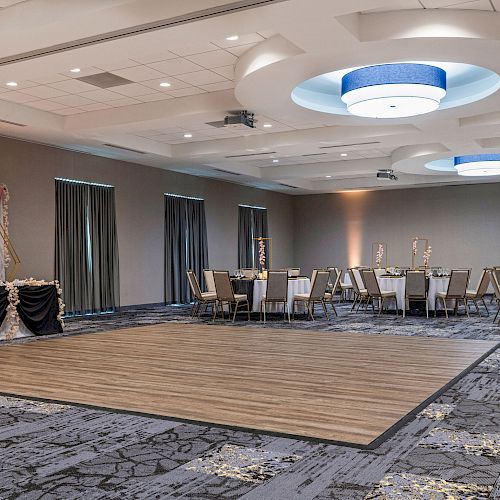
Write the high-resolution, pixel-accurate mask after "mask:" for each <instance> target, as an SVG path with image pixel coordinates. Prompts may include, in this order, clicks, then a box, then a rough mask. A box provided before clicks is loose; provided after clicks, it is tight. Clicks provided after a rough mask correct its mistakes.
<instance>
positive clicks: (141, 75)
mask: <svg viewBox="0 0 500 500" xmlns="http://www.w3.org/2000/svg"><path fill="white" fill-rule="evenodd" d="M113 74H114V75H118V76H121V77H122V78H126V79H127V80H131V81H132V82H145V81H147V80H152V79H153V78H161V77H162V76H163V74H162V73H160V72H159V71H157V70H155V69H153V68H150V67H148V66H142V65H141V66H134V67H133V68H125V69H118V70H116V71H113Z"/></svg>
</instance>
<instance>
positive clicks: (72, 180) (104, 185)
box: [54, 177, 115, 188]
mask: <svg viewBox="0 0 500 500" xmlns="http://www.w3.org/2000/svg"><path fill="white" fill-rule="evenodd" d="M54 180H56V181H63V182H71V183H73V184H87V185H89V186H99V187H105V188H114V187H115V186H112V185H111V184H99V183H97V182H86V181H78V180H76V179H65V178H64V177H55V178H54Z"/></svg>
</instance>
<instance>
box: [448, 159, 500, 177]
mask: <svg viewBox="0 0 500 500" xmlns="http://www.w3.org/2000/svg"><path fill="white" fill-rule="evenodd" d="M453 163H454V165H455V169H456V171H457V172H458V175H466V176H470V177H472V176H487V175H500V154H486V155H466V156H455V158H454V159H453Z"/></svg>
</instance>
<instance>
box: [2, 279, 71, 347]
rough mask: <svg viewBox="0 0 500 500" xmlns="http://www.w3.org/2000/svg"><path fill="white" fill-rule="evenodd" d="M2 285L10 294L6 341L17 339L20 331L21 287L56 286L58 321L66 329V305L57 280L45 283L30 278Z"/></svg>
mask: <svg viewBox="0 0 500 500" xmlns="http://www.w3.org/2000/svg"><path fill="white" fill-rule="evenodd" d="M0 285H3V286H5V288H6V289H7V292H8V294H9V295H8V301H9V305H8V306H7V315H6V317H5V320H6V321H8V323H9V329H8V331H7V332H6V334H5V339H6V340H12V339H13V338H14V337H15V335H16V333H17V331H18V330H19V314H18V313H17V305H18V304H19V287H20V286H46V285H52V286H55V287H56V290H57V302H58V305H59V313H58V314H57V321H59V323H60V324H61V326H62V327H63V328H64V320H63V315H64V309H65V305H64V302H63V299H62V289H61V286H60V284H59V281H57V280H54V281H43V280H36V279H34V278H28V279H24V280H14V281H7V282H4V283H2V282H0Z"/></svg>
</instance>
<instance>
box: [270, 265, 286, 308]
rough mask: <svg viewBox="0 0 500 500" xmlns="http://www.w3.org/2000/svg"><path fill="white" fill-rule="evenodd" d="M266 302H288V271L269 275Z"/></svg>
mask: <svg viewBox="0 0 500 500" xmlns="http://www.w3.org/2000/svg"><path fill="white" fill-rule="evenodd" d="M266 300H275V301H280V302H287V301H288V271H269V272H268V273H267V289H266Z"/></svg>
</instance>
